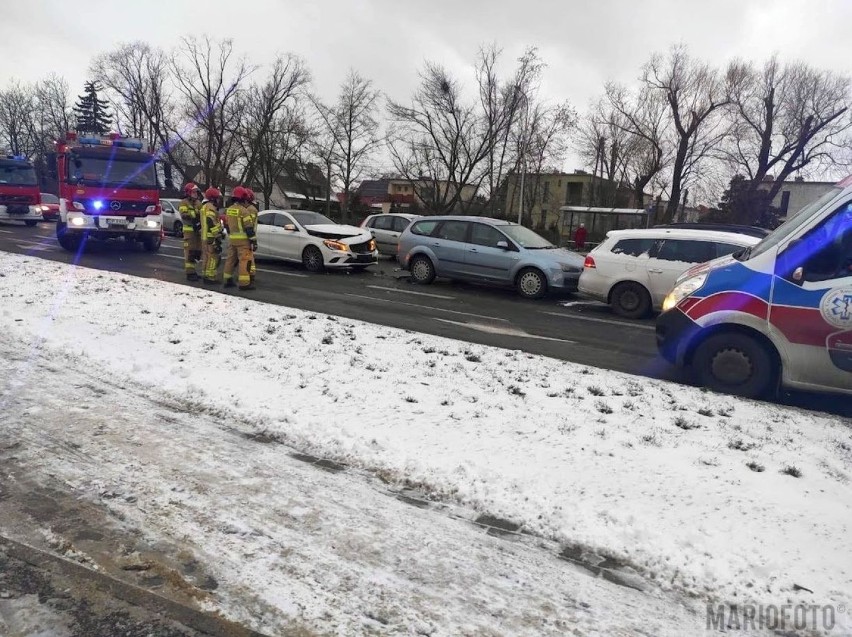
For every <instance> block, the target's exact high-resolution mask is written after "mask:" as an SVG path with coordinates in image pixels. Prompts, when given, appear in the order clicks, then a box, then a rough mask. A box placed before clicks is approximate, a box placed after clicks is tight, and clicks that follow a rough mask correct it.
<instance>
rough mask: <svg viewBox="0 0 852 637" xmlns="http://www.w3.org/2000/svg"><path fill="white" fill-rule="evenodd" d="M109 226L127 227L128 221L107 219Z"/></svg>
mask: <svg viewBox="0 0 852 637" xmlns="http://www.w3.org/2000/svg"><path fill="white" fill-rule="evenodd" d="M106 222H107V225H108V226H126V225H127V219H107V220H106Z"/></svg>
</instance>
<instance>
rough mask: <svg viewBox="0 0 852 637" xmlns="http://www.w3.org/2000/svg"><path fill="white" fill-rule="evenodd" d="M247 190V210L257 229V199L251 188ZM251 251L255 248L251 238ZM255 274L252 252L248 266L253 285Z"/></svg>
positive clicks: (255, 240)
mask: <svg viewBox="0 0 852 637" xmlns="http://www.w3.org/2000/svg"><path fill="white" fill-rule="evenodd" d="M246 191H248V205H247V207H248V211H249V214H251V218H252V226H253V227H254V228H255V230H257V214H258V211H257V199H255V197H254V190H252V189H251V188H246ZM251 249H252V253H254V252H255V251H256V250H257V239H256V238H255V239H253V240H252V242H251ZM256 274H257V259H255V257H254V254H252V256H251V267H250V268H249V279H250V280H251V284H252V285H254V278H255V275H256Z"/></svg>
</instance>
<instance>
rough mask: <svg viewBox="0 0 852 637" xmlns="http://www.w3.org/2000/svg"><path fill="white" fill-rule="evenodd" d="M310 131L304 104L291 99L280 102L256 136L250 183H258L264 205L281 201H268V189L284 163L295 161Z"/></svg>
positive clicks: (279, 176)
mask: <svg viewBox="0 0 852 637" xmlns="http://www.w3.org/2000/svg"><path fill="white" fill-rule="evenodd" d="M310 135H311V129H310V126H309V125H308V121H307V116H306V114H305V108H304V106H303V105H302V104H301V103H299V101H298V100H294V101H293V103H291V104H286V105H284V107H283V108H282V109H281V111H280V112H279V113H278V115H277V116H276V117H275V118H274V119H273V120H272V122H271V123H270V125H269V127H268V129H267V131H266V133H265V134H263V135H261V136H259V137H257V139H256V142H255V144H256V146H255V149H254V153H255V155H254V157H255V160H254V170H253V175H254V176H253V179H252V183H256V184H257V185H258V186H260V189H261V193H262V194H263V203H264V206H265V207H266V208H269V207H270V206H271V205H273V204H275V205H284V203H285V202H273V201H272V199H271V198H272V192H273V190H274V188H275V184H276V183H277V182H278V180H279V179H280V178H281V177H282V176H283V175H284V173H285V171H286V168H287V166H288V165H292V164H293V162H295V161H296V159H297V157H298V153H299V150H300V149H301V148H302V147H303V146H304V145H305V144H307V143H308V141H309V138H310Z"/></svg>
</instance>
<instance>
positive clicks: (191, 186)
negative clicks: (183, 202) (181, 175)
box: [183, 181, 201, 197]
mask: <svg viewBox="0 0 852 637" xmlns="http://www.w3.org/2000/svg"><path fill="white" fill-rule="evenodd" d="M196 191H198V192H201V189H200V188H199V187H198V186H196V185H195V184H194V183H192V182H191V181H190V182H189V183H188V184H187V185H186V186H184V187H183V194H185V195H186V196H187V197H191V196H192V193H194V192H196Z"/></svg>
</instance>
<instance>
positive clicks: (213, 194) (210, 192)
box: [204, 188, 222, 199]
mask: <svg viewBox="0 0 852 637" xmlns="http://www.w3.org/2000/svg"><path fill="white" fill-rule="evenodd" d="M221 196H222V193H221V192H219V189H218V188H208V189H207V190H205V191H204V197H205V198H206V199H219V198H220V197H221Z"/></svg>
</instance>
